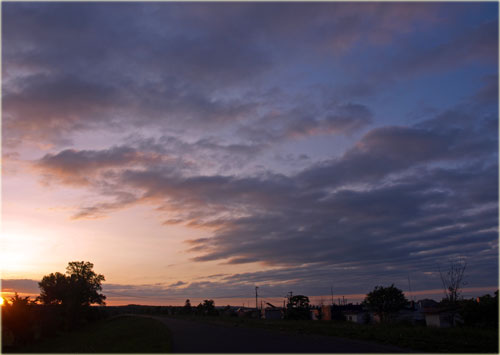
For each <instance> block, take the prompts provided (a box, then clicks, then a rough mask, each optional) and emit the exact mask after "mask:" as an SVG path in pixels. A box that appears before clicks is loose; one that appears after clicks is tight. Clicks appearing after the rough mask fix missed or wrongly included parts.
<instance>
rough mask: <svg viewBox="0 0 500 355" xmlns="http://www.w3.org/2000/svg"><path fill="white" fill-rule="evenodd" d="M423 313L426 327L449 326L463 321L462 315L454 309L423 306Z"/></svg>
mask: <svg viewBox="0 0 500 355" xmlns="http://www.w3.org/2000/svg"><path fill="white" fill-rule="evenodd" d="M423 313H424V315H425V323H426V325H427V326H428V327H437V328H449V327H453V326H456V325H457V324H461V323H463V319H462V317H461V316H460V315H459V314H458V313H457V312H456V310H455V309H450V308H447V309H445V308H425V309H424V310H423Z"/></svg>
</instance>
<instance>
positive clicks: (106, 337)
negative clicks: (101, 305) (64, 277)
mask: <svg viewBox="0 0 500 355" xmlns="http://www.w3.org/2000/svg"><path fill="white" fill-rule="evenodd" d="M171 350H172V349H171V335H170V332H169V330H168V328H167V327H166V326H165V325H164V324H162V323H161V322H159V321H158V320H156V319H151V318H144V317H138V316H117V317H112V318H108V319H104V320H101V321H98V322H95V323H91V324H88V325H87V326H85V327H83V328H81V329H78V330H75V331H72V332H61V333H60V334H59V335H57V336H55V337H52V338H47V339H43V340H40V341H38V342H35V343H32V344H29V345H25V346H22V347H17V348H8V347H2V353H51V354H53V353H94V354H102V353H137V354H148V353H169V352H171Z"/></svg>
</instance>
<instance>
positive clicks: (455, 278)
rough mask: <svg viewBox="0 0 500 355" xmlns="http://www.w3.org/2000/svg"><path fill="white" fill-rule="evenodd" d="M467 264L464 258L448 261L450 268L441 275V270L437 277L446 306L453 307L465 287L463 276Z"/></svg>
mask: <svg viewBox="0 0 500 355" xmlns="http://www.w3.org/2000/svg"><path fill="white" fill-rule="evenodd" d="M466 267H467V262H466V261H465V259H464V258H458V259H454V260H453V259H452V260H450V267H449V269H448V271H446V273H444V274H443V272H442V271H441V268H440V269H439V275H440V276H441V282H442V283H443V290H444V295H445V298H444V301H445V303H448V305H455V304H456V303H457V301H458V300H459V299H460V298H461V293H462V289H463V287H464V286H465V284H466V283H465V281H464V276H465V269H466Z"/></svg>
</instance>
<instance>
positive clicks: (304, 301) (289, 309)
mask: <svg viewBox="0 0 500 355" xmlns="http://www.w3.org/2000/svg"><path fill="white" fill-rule="evenodd" d="M309 313H310V311H309V297H307V296H304V295H296V296H292V297H290V298H289V299H288V303H287V306H286V312H285V319H296V320H298V319H309V318H310V315H309Z"/></svg>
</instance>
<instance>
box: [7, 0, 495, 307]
mask: <svg viewBox="0 0 500 355" xmlns="http://www.w3.org/2000/svg"><path fill="white" fill-rule="evenodd" d="M2 64H3V65H2V168H3V169H2V188H3V190H2V193H3V194H2V217H3V223H2V229H3V230H2V257H1V260H2V279H3V280H4V282H3V287H4V291H13V290H18V291H21V292H26V293H30V292H31V293H36V292H37V289H36V283H35V281H33V280H40V279H41V277H42V276H43V275H45V274H48V273H50V272H55V271H61V272H62V271H64V268H65V266H66V264H67V263H68V262H69V261H73V260H87V261H91V262H93V263H94V265H95V270H96V271H97V272H99V273H102V274H104V275H105V276H106V283H105V287H104V290H105V294H107V296H108V301H109V302H108V304H119V303H143V304H146V303H148V304H178V303H183V302H184V300H185V299H186V298H191V299H192V300H193V299H194V300H198V299H203V298H214V299H215V303H216V305H218V304H219V305H220V304H221V303H222V304H227V303H232V304H241V302H244V301H245V300H246V299H248V300H249V301H248V302H250V301H251V300H252V297H253V295H254V287H255V286H259V291H260V293H261V295H262V297H264V299H268V300H271V299H273V300H274V299H282V297H283V296H285V295H286V294H287V292H289V291H293V292H294V294H298V293H302V294H305V295H308V296H316V297H317V298H318V299H319V298H321V297H323V296H324V295H327V296H328V297H329V295H330V293H331V292H332V291H333V294H334V295H335V297H341V295H347V296H349V297H350V298H351V299H353V298H355V297H356V296H354V295H362V294H366V293H367V292H369V291H371V290H372V289H373V287H374V286H376V285H384V286H387V285H390V284H391V283H395V284H396V286H397V287H400V288H401V289H403V290H404V291H405V292H407V296H408V295H409V293H408V292H409V284H408V279H409V278H410V280H411V288H412V291H413V292H414V295H417V296H419V297H420V295H422V296H425V295H427V296H429V295H430V296H431V297H434V298H436V299H440V298H441V297H442V292H441V290H440V288H441V281H440V277H439V270H440V268H441V270H446V268H447V267H448V265H449V260H452V259H454V258H456V257H464V258H466V260H467V271H466V281H467V287H468V290H467V292H466V294H467V295H471V296H475V295H482V294H484V293H487V292H488V291H490V290H491V291H492V290H494V289H496V288H497V287H498V4H497V3H494V2H490V3H204V4H202V3H36V4H35V3H3V4H2ZM417 298H418V297H417Z"/></svg>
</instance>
